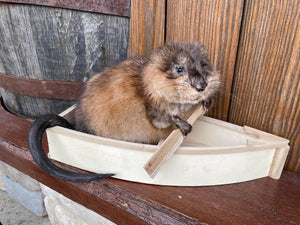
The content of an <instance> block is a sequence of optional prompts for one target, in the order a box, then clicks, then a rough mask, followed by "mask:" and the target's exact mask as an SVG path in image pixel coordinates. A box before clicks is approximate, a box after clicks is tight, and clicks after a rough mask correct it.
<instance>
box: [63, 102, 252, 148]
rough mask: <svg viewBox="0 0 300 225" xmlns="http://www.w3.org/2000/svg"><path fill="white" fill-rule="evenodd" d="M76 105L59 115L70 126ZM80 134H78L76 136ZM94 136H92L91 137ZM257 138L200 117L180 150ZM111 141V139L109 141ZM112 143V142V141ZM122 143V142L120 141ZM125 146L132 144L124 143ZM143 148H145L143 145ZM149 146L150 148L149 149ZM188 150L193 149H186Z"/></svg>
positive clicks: (241, 143) (233, 144) (235, 144)
mask: <svg viewBox="0 0 300 225" xmlns="http://www.w3.org/2000/svg"><path fill="white" fill-rule="evenodd" d="M75 107H76V105H74V106H72V107H70V108H69V109H67V110H66V111H64V112H62V113H61V114H60V115H61V116H63V117H64V118H65V119H67V120H68V121H69V122H70V123H71V124H73V123H74V109H75ZM81 134H82V133H80V132H78V135H81ZM92 136H94V135H92ZM94 137H95V138H96V139H104V140H107V141H109V140H108V139H107V138H101V137H97V136H94ZM257 139H258V137H256V136H254V135H251V134H246V133H244V130H243V127H240V126H237V125H234V124H230V123H227V122H223V121H222V122H221V123H220V122H219V120H216V119H212V118H208V117H202V118H201V119H198V120H197V121H196V122H195V123H194V125H193V130H192V132H191V133H190V134H189V135H188V136H187V137H186V138H185V140H184V141H183V143H182V145H181V149H184V147H196V148H197V149H200V148H203V149H208V148H209V149H210V147H211V149H218V147H222V148H223V147H230V146H231V147H241V146H245V147H246V146H247V143H248V141H249V140H257ZM110 140H112V139H110ZM112 141H113V140H112ZM121 142H122V141H121ZM126 144H133V145H136V143H130V142H126ZM143 146H147V145H144V144H143ZM150 146H151V147H150ZM154 146H157V145H149V148H151V149H152V148H153V147H154ZM188 149H189V150H191V149H193V148H188Z"/></svg>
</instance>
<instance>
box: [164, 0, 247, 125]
mask: <svg viewBox="0 0 300 225" xmlns="http://www.w3.org/2000/svg"><path fill="white" fill-rule="evenodd" d="M242 11H243V1H242V0H233V1H229V0H222V1H209V0H207V1H199V0H189V1H186V0H168V3H167V22H166V32H167V33H166V41H175V42H193V41H200V42H202V43H204V44H205V45H206V46H207V48H208V53H209V55H210V58H211V60H212V62H213V63H214V65H216V67H217V69H218V70H220V72H221V74H222V80H223V82H222V83H223V86H222V91H221V93H220V94H219V95H218V96H217V98H216V100H217V102H216V107H215V108H214V110H213V111H210V114H209V115H210V116H213V117H215V118H219V119H222V120H226V119H227V113H228V107H229V100H230V90H231V84H232V78H233V71H234V65H235V64H234V63H235V59H236V52H237V45H238V38H239V30H240V24H241V19H242Z"/></svg>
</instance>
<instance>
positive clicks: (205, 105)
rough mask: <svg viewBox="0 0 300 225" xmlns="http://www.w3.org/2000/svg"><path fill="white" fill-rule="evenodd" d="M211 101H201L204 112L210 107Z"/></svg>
mask: <svg viewBox="0 0 300 225" xmlns="http://www.w3.org/2000/svg"><path fill="white" fill-rule="evenodd" d="M212 102H213V100H212V99H208V100H205V101H203V106H204V108H205V109H206V110H208V108H209V107H210V106H211V104H212Z"/></svg>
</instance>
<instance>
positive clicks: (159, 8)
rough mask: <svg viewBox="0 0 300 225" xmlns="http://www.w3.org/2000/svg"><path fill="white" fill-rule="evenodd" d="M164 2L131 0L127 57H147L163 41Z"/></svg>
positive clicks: (160, 0) (162, 0) (158, 0)
mask: <svg viewBox="0 0 300 225" xmlns="http://www.w3.org/2000/svg"><path fill="white" fill-rule="evenodd" d="M165 1H166V0H143V1H140V0H132V1H131V15H130V31H129V47H128V56H129V57H132V56H135V55H149V53H151V52H152V51H153V49H155V48H157V47H159V46H161V45H163V44H164V41H165Z"/></svg>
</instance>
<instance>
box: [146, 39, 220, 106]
mask: <svg viewBox="0 0 300 225" xmlns="http://www.w3.org/2000/svg"><path fill="white" fill-rule="evenodd" d="M144 79H145V83H147V86H148V92H149V94H150V95H151V96H152V97H153V98H163V99H164V100H166V101H167V102H169V103H179V104H193V105H194V104H198V103H199V102H201V101H206V100H208V99H210V98H212V97H213V95H214V94H215V93H216V91H217V90H218V88H219V85H220V75H219V73H218V72H216V70H215V68H214V67H213V65H212V64H211V63H210V61H209V59H208V56H207V51H206V48H205V47H204V46H203V45H202V44H199V43H193V44H179V43H169V44H166V45H165V46H163V47H160V48H158V49H157V50H156V51H155V52H154V53H153V54H152V55H151V56H150V62H149V64H148V65H147V66H146V68H145V70H144Z"/></svg>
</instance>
